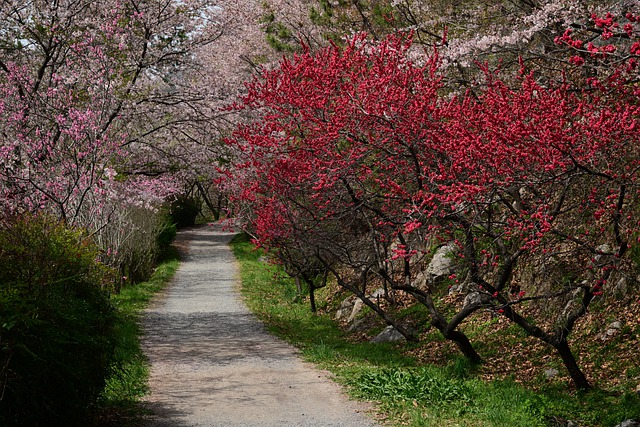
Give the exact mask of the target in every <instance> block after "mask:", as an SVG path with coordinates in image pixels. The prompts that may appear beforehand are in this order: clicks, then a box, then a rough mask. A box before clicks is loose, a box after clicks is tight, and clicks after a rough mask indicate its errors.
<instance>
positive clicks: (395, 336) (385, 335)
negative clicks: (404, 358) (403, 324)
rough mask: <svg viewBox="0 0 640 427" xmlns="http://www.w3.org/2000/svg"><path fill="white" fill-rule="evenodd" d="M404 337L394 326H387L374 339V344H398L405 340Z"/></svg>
mask: <svg viewBox="0 0 640 427" xmlns="http://www.w3.org/2000/svg"><path fill="white" fill-rule="evenodd" d="M404 339H405V338H404V336H402V334H401V333H400V332H398V331H397V330H396V329H395V328H394V327H393V326H387V327H386V328H384V330H383V331H382V332H380V333H379V334H378V335H377V336H376V337H374V338H372V339H371V340H370V342H372V343H383V342H397V341H402V340H404Z"/></svg>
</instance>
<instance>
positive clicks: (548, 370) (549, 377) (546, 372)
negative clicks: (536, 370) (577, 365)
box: [544, 368, 560, 380]
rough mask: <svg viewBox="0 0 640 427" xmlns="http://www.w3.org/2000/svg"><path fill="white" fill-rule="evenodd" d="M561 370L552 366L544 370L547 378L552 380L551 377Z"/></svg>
mask: <svg viewBox="0 0 640 427" xmlns="http://www.w3.org/2000/svg"><path fill="white" fill-rule="evenodd" d="M559 373H560V372H558V370H557V369H554V368H550V369H547V370H545V371H544V376H545V378H547V379H548V380H550V379H551V378H553V377H555V376H557V375H558V374H559Z"/></svg>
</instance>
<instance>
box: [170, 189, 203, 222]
mask: <svg viewBox="0 0 640 427" xmlns="http://www.w3.org/2000/svg"><path fill="white" fill-rule="evenodd" d="M199 212H200V206H198V203H197V202H196V200H195V199H194V198H193V197H190V196H184V195H174V196H173V197H172V200H171V205H170V208H169V214H170V215H171V220H172V221H173V223H174V224H176V226H177V227H190V226H193V225H195V223H196V217H197V216H198V213H199Z"/></svg>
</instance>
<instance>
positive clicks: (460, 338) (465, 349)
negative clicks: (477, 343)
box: [444, 331, 482, 363]
mask: <svg viewBox="0 0 640 427" xmlns="http://www.w3.org/2000/svg"><path fill="white" fill-rule="evenodd" d="M444 337H445V338H446V339H448V340H451V341H453V342H454V343H456V345H457V346H458V348H459V349H460V351H461V352H462V354H463V355H464V357H466V358H467V359H469V360H470V361H471V362H473V363H481V362H482V358H481V357H480V355H479V354H478V353H477V352H476V350H475V349H474V348H473V345H472V344H471V341H469V338H467V336H466V335H465V334H463V333H462V332H460V331H453V332H451V333H449V334H447V335H445V336H444Z"/></svg>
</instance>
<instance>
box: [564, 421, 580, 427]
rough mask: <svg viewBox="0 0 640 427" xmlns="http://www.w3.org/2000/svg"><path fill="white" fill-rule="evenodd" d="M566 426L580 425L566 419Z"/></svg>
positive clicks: (575, 426)
mask: <svg viewBox="0 0 640 427" xmlns="http://www.w3.org/2000/svg"><path fill="white" fill-rule="evenodd" d="M567 427H580V425H579V424H578V423H577V422H575V421H571V420H567Z"/></svg>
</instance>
